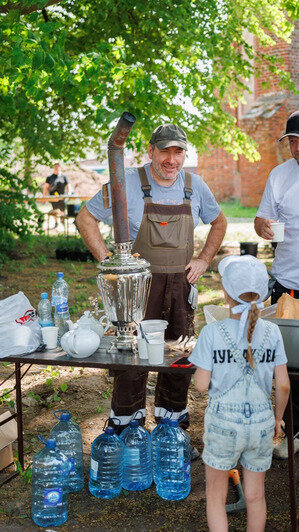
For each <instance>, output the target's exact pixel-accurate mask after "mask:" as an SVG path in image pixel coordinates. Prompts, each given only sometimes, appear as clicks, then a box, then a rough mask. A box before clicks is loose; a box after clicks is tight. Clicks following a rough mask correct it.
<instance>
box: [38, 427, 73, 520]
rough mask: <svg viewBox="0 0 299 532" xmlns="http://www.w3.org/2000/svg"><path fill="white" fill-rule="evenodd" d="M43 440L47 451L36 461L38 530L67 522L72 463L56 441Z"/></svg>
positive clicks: (44, 449) (43, 450) (41, 453)
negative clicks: (69, 477)
mask: <svg viewBox="0 0 299 532" xmlns="http://www.w3.org/2000/svg"><path fill="white" fill-rule="evenodd" d="M39 438H40V440H41V441H43V442H44V443H45V447H44V448H43V449H42V450H41V451H39V452H38V453H36V454H35V455H34V457H33V463H32V495H31V515H32V519H33V521H34V523H36V524H37V525H38V526H43V527H56V526H59V525H61V524H62V523H65V521H66V520H67V508H68V487H67V481H68V475H69V461H68V459H67V458H66V456H65V455H64V454H63V453H62V452H61V451H59V450H58V449H57V447H56V441H55V440H52V439H49V440H44V439H43V438H41V436H39Z"/></svg>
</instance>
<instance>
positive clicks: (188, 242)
mask: <svg viewBox="0 0 299 532" xmlns="http://www.w3.org/2000/svg"><path fill="white" fill-rule="evenodd" d="M138 172H139V176H140V180H141V185H142V186H141V188H142V191H143V199H144V211H143V217H142V221H141V225H140V228H139V231H138V234H137V237H136V240H135V242H134V245H133V253H136V252H138V253H139V254H140V255H141V257H142V258H144V259H146V260H147V261H149V262H150V264H151V271H152V284H151V289H150V294H149V299H148V305H147V310H146V315H145V318H144V319H146V320H149V319H165V320H167V321H168V323H169V325H168V327H167V329H166V331H165V333H166V334H165V337H166V338H167V339H174V340H175V339H177V338H178V337H179V336H180V335H183V336H191V335H192V334H193V332H194V331H193V314H194V313H193V310H192V309H191V307H190V305H189V303H188V295H189V291H190V284H189V282H188V281H187V277H186V272H185V266H186V264H188V262H190V260H191V258H192V256H193V239H194V226H193V218H192V212H191V199H190V197H191V195H192V189H191V174H189V173H188V172H185V187H184V195H185V197H184V201H183V203H182V204H180V205H160V204H158V203H153V202H152V198H151V194H150V191H151V186H150V185H149V182H148V179H147V175H146V172H145V169H144V168H143V167H142V168H138ZM147 376H148V372H147V371H144V370H138V369H135V368H133V367H132V368H130V369H128V370H125V371H115V376H114V389H113V395H112V402H111V408H112V411H111V416H112V417H113V416H114V417H117V418H119V419H120V421H121V427H120V428H121V430H122V429H124V428H125V427H126V426H127V425H128V423H129V421H130V418H131V416H133V415H134V413H135V412H137V410H143V413H144V415H145V402H146V382H147ZM190 379H191V376H190V375H185V374H184V373H175V374H172V373H168V374H167V373H158V377H157V385H156V393H155V418H156V421H159V420H160V418H161V417H163V416H164V415H165V413H166V411H172V410H173V412H174V415H175V418H176V419H177V417H178V415H179V414H180V415H181V414H185V419H184V421H183V422H182V423H181V426H182V427H183V428H187V427H188V425H189V415H188V412H187V394H188V388H189V384H190ZM143 421H144V418H143ZM119 432H120V431H119Z"/></svg>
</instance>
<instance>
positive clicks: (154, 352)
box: [147, 340, 164, 366]
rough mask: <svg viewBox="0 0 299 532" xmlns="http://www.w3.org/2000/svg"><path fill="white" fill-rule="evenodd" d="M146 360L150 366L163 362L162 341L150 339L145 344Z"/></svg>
mask: <svg viewBox="0 0 299 532" xmlns="http://www.w3.org/2000/svg"><path fill="white" fill-rule="evenodd" d="M147 352H148V361H149V363H150V364H151V365H152V366H156V365H159V364H163V362H164V342H161V341H160V340H150V341H149V343H148V344H147Z"/></svg>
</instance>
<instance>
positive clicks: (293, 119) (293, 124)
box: [279, 111, 299, 140]
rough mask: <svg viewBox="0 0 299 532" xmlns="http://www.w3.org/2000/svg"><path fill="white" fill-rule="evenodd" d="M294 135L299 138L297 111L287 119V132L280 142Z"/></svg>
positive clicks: (298, 113)
mask: <svg viewBox="0 0 299 532" xmlns="http://www.w3.org/2000/svg"><path fill="white" fill-rule="evenodd" d="M292 135H293V136H294V137H299V111H295V112H294V113H292V114H291V116H289V118H288V119H287V127H286V132H285V134H284V135H283V136H282V137H281V138H280V139H279V140H282V139H284V138H285V137H289V136H292Z"/></svg>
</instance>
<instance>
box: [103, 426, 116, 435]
mask: <svg viewBox="0 0 299 532" xmlns="http://www.w3.org/2000/svg"><path fill="white" fill-rule="evenodd" d="M114 433H115V430H114V428H113V427H106V428H105V434H114Z"/></svg>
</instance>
